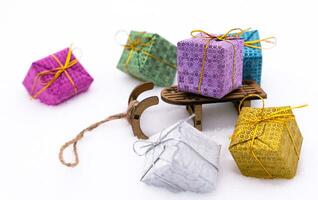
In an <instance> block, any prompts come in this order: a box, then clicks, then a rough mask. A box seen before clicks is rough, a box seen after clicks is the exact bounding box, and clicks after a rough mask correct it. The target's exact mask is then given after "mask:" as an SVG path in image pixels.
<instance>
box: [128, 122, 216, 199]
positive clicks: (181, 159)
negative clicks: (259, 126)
mask: <svg viewBox="0 0 318 200" xmlns="http://www.w3.org/2000/svg"><path fill="white" fill-rule="evenodd" d="M191 117H193V116H191ZM191 117H189V118H188V119H186V120H184V121H181V122H178V123H176V124H174V125H172V126H170V127H168V128H166V129H165V130H163V131H162V132H160V133H158V134H156V135H154V136H152V137H150V138H149V139H148V140H143V141H142V140H140V141H137V142H136V143H135V145H134V150H135V152H136V153H137V154H138V155H144V156H145V157H146V169H145V172H144V174H143V176H142V178H141V181H143V182H145V183H147V184H149V185H154V186H158V187H163V188H166V189H168V190H170V191H173V192H181V191H192V192H198V193H205V192H210V191H212V190H214V188H215V186H216V180H217V175H218V170H219V169H218V167H219V165H218V163H219V157H220V149H221V145H218V144H217V143H215V142H214V141H212V140H211V139H210V138H208V137H207V136H205V135H203V133H202V132H200V131H198V130H197V129H196V128H194V127H193V126H192V125H190V124H188V123H187V122H186V121H188V120H189V119H190V118H191Z"/></svg>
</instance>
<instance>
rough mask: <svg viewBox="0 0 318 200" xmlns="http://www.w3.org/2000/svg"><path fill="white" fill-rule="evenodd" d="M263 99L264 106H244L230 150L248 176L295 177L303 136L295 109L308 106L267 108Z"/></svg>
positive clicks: (241, 169)
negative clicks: (294, 112) (293, 110)
mask: <svg viewBox="0 0 318 200" xmlns="http://www.w3.org/2000/svg"><path fill="white" fill-rule="evenodd" d="M250 96H258V95H249V96H247V97H246V98H248V97H250ZM258 97H260V96H258ZM246 98H244V99H243V100H242V101H241V103H242V102H243V101H244V100H245V99H246ZM260 98H261V97H260ZM261 99H262V98H261ZM262 101H263V107H262V108H250V107H243V108H242V109H241V111H240V114H239V117H238V120H237V123H236V126H235V130H234V133H233V135H232V137H231V144H230V147H229V150H230V152H231V154H232V156H233V158H234V160H235V162H236V164H237V166H238V167H239V169H240V171H241V173H242V174H243V175H245V176H251V177H257V178H288V179H290V178H293V177H294V176H295V174H296V170H297V164H298V160H299V154H300V149H301V145H302V141H303V137H302V135H301V133H300V130H299V128H298V125H297V123H296V120H295V116H294V114H293V112H292V109H294V108H300V107H304V106H305V105H304V106H298V107H290V106H285V107H271V108H264V100H263V99H262Z"/></svg>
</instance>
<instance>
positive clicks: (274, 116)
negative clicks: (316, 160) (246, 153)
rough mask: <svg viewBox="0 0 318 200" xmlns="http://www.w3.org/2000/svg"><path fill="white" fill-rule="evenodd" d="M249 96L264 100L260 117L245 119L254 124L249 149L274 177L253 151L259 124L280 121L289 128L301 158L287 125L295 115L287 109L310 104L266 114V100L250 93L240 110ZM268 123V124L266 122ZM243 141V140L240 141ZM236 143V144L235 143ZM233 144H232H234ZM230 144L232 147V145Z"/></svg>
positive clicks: (263, 167)
mask: <svg viewBox="0 0 318 200" xmlns="http://www.w3.org/2000/svg"><path fill="white" fill-rule="evenodd" d="M249 97H258V98H260V99H261V100H262V109H261V113H260V115H259V117H257V118H254V119H248V118H244V120H245V121H246V122H245V123H246V124H248V125H252V126H254V128H253V130H252V132H251V135H252V137H251V138H249V139H247V140H250V141H251V143H250V146H249V150H250V153H251V154H252V156H253V157H254V159H255V160H256V161H257V163H258V164H259V165H260V166H261V167H262V169H263V170H264V171H265V172H266V174H267V175H268V176H269V177H270V178H274V176H273V175H272V174H271V173H270V172H269V171H268V170H267V169H266V167H265V166H264V164H263V163H262V162H261V160H260V159H259V158H258V157H257V156H256V154H255V153H254V151H253V148H254V147H253V146H254V141H255V139H257V137H258V136H257V126H258V125H260V124H261V123H266V122H275V123H279V124H283V125H284V126H285V127H286V128H287V133H288V136H289V138H290V139H291V142H292V144H293V148H294V150H295V153H296V156H297V158H298V159H299V152H298V150H297V147H296V144H295V141H294V138H293V136H292V134H291V131H290V129H289V127H288V126H287V122H288V121H290V120H294V119H295V116H294V115H293V114H292V113H290V114H288V113H286V111H291V110H293V109H296V108H303V107H306V106H308V105H307V104H305V105H301V106H295V107H287V108H285V109H281V110H278V111H276V112H272V113H269V114H265V113H264V109H265V102H264V99H263V98H262V97H261V96H260V95H258V94H250V95H247V96H246V97H244V98H243V99H242V100H241V102H240V104H239V112H241V109H240V108H241V105H242V103H243V102H244V101H245V100H246V99H247V98H249ZM265 125H266V124H265ZM264 130H265V126H264V128H263V131H264ZM247 140H244V141H242V142H245V141H247ZM239 143H241V142H239ZM234 145H236V144H234ZM234 145H232V146H234ZM232 146H230V148H231V147H232Z"/></svg>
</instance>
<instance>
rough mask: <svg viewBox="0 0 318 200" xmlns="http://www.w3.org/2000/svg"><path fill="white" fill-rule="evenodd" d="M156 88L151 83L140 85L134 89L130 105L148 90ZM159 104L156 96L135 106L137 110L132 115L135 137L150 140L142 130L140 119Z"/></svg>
mask: <svg viewBox="0 0 318 200" xmlns="http://www.w3.org/2000/svg"><path fill="white" fill-rule="evenodd" d="M153 88H154V84H153V83H151V82H147V83H143V84H141V85H138V86H137V87H135V89H133V91H132V92H131V93H130V96H129V99H128V104H129V103H130V102H131V101H134V100H137V98H138V96H139V95H140V94H141V93H143V92H145V91H148V90H152V89H153ZM158 103H159V98H158V97H156V96H151V97H148V98H146V99H144V100H142V101H140V102H138V104H137V105H136V106H135V109H134V110H133V113H132V119H131V127H132V131H133V133H134V135H135V136H136V137H137V138H138V139H148V137H147V136H146V135H145V134H144V132H143V131H142V130H141V128H140V117H141V115H142V113H143V112H144V111H145V110H146V109H147V108H149V107H151V106H154V105H157V104H158Z"/></svg>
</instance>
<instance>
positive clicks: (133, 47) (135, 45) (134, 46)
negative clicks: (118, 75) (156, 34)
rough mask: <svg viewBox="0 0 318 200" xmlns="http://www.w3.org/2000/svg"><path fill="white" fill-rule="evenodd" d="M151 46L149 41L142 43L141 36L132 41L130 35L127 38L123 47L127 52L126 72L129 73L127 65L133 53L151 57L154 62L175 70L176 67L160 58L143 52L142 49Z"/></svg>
mask: <svg viewBox="0 0 318 200" xmlns="http://www.w3.org/2000/svg"><path fill="white" fill-rule="evenodd" d="M141 34H142V35H143V34H145V33H144V32H142V33H141ZM148 38H150V37H148ZM151 45H153V41H151V40H149V41H148V42H143V41H142V36H138V37H136V39H135V40H132V39H131V36H130V35H129V36H128V42H127V44H125V45H123V46H124V48H125V49H127V50H129V54H128V58H127V60H126V62H125V69H126V72H128V73H129V63H130V60H131V58H132V55H133V53H134V52H141V53H143V54H145V55H147V56H148V57H151V58H153V59H155V60H156V61H158V62H160V63H163V64H165V65H168V66H169V67H172V68H174V69H175V68H176V65H174V64H171V63H169V62H166V61H165V60H162V59H161V58H159V57H157V56H155V55H152V54H150V53H149V52H147V51H144V50H143V47H148V46H151Z"/></svg>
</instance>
